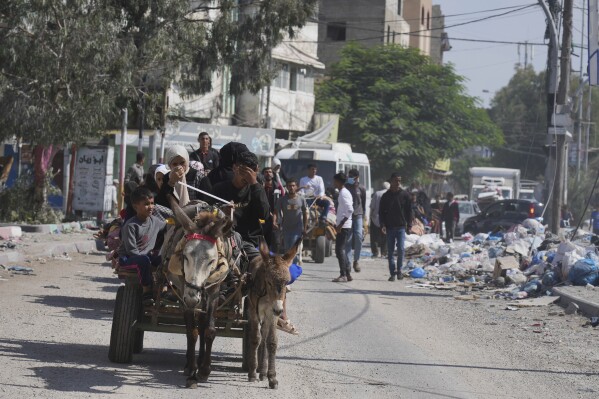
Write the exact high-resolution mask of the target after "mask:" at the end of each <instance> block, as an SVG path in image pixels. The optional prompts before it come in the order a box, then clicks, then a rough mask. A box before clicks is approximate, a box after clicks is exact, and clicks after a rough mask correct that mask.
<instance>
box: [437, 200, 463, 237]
mask: <svg viewBox="0 0 599 399" xmlns="http://www.w3.org/2000/svg"><path fill="white" fill-rule="evenodd" d="M446 198H447V202H445V204H444V205H443V212H442V213H441V219H442V220H443V221H444V222H445V242H448V243H450V242H453V234H454V232H455V226H457V224H458V222H459V221H460V207H459V206H458V202H457V201H455V200H454V199H453V193H447V197H446Z"/></svg>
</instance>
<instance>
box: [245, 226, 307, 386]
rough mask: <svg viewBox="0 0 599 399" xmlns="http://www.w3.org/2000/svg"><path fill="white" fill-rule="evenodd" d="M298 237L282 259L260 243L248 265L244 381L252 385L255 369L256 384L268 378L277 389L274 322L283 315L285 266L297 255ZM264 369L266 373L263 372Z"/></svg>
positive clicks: (269, 383)
mask: <svg viewBox="0 0 599 399" xmlns="http://www.w3.org/2000/svg"><path fill="white" fill-rule="evenodd" d="M301 240H302V239H301V238H300V239H299V240H297V242H296V243H295V245H294V246H293V247H291V248H290V249H289V250H288V251H287V253H285V254H284V255H283V256H278V255H277V256H271V255H270V251H269V249H268V246H267V245H266V243H265V242H264V240H261V241H260V256H258V257H256V258H255V259H253V260H252V263H251V265H250V273H251V281H250V286H249V306H250V309H249V314H250V321H249V323H250V324H249V326H250V351H249V359H248V366H249V373H248V380H249V381H250V382H255V381H256V380H257V378H256V367H258V372H259V373H260V381H263V380H264V379H265V378H266V377H268V386H269V387H270V388H272V389H277V388H278V385H279V383H278V381H277V372H276V370H275V357H276V354H277V320H278V318H279V316H280V315H281V313H282V312H283V301H284V300H285V291H286V290H285V287H286V286H287V284H288V283H289V281H290V280H291V276H290V274H289V267H290V266H291V264H292V262H293V258H294V257H295V254H296V253H297V248H298V246H299V244H300V243H301ZM267 368H268V373H267Z"/></svg>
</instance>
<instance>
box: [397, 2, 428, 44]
mask: <svg viewBox="0 0 599 399" xmlns="http://www.w3.org/2000/svg"><path fill="white" fill-rule="evenodd" d="M403 3H404V9H403V11H404V13H403V17H404V18H405V20H406V21H407V22H408V24H409V25H410V47H413V48H417V49H420V51H421V52H422V53H423V54H426V55H430V54H431V32H432V31H431V28H432V24H433V18H432V16H433V2H432V0H404V1H403Z"/></svg>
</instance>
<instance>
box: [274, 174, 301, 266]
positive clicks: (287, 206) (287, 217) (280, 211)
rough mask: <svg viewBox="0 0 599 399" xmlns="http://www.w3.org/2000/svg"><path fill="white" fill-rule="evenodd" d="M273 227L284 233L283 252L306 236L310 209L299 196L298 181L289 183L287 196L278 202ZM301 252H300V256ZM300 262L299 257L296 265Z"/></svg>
mask: <svg viewBox="0 0 599 399" xmlns="http://www.w3.org/2000/svg"><path fill="white" fill-rule="evenodd" d="M273 227H274V229H275V230H279V231H280V230H282V232H283V246H284V248H283V251H279V252H283V253H284V252H287V251H288V250H289V248H291V247H292V246H293V244H295V242H296V241H297V240H298V239H299V238H300V237H301V236H302V235H303V234H305V232H306V230H307V228H308V207H307V206H306V200H305V199H304V197H302V196H300V195H298V194H297V181H296V180H295V179H289V180H288V181H287V194H286V195H284V196H283V197H281V198H279V199H278V200H277V203H276V205H275V211H274V214H273ZM300 252H301V250H298V254H299V253H300ZM297 262H298V255H296V256H295V259H294V263H297Z"/></svg>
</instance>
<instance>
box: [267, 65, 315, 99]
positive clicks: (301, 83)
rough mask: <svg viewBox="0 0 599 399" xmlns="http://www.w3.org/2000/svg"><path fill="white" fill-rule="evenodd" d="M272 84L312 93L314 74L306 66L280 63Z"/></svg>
mask: <svg viewBox="0 0 599 399" xmlns="http://www.w3.org/2000/svg"><path fill="white" fill-rule="evenodd" d="M272 86H273V87H278V88H280V89H284V90H289V91H301V92H304V93H310V94H312V93H314V74H313V73H312V70H311V69H310V68H308V67H304V66H299V65H291V66H290V65H289V64H282V65H281V70H280V71H279V74H278V75H277V77H276V78H275V79H274V80H273V82H272Z"/></svg>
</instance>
